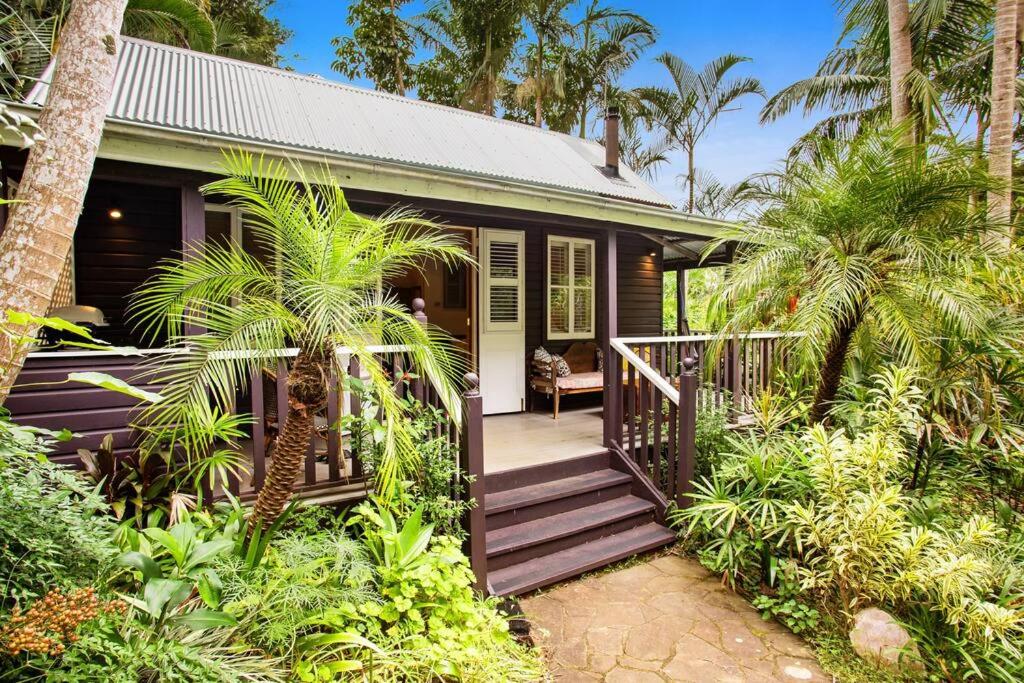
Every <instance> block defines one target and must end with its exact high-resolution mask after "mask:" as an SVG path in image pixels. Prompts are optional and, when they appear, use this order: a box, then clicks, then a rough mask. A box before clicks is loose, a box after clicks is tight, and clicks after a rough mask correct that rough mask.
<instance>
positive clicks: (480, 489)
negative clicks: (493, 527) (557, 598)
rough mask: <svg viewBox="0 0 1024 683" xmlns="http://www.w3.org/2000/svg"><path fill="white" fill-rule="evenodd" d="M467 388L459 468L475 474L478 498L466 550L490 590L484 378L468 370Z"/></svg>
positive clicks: (470, 487) (479, 581)
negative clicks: (485, 473)
mask: <svg viewBox="0 0 1024 683" xmlns="http://www.w3.org/2000/svg"><path fill="white" fill-rule="evenodd" d="M465 380H466V391H465V392H464V393H463V394H462V398H463V411H462V413H463V414H462V420H463V422H462V440H461V448H460V449H459V468H460V469H461V470H462V472H463V474H464V475H468V476H469V477H471V478H472V480H471V481H468V482H467V483H466V484H465V486H466V491H467V493H468V494H469V497H470V498H471V499H472V500H473V501H474V505H473V508H472V509H471V510H470V511H469V513H468V514H467V515H466V520H465V522H464V524H465V529H466V532H467V534H468V539H467V541H466V543H467V546H468V547H467V548H466V554H467V555H468V556H469V564H470V566H471V567H472V569H473V575H474V576H475V577H476V583H475V587H476V589H477V590H478V591H481V592H484V591H486V590H487V545H486V541H487V518H486V516H485V514H484V493H485V488H484V419H483V402H482V399H481V396H480V389H479V387H480V378H478V377H477V376H476V375H475V374H473V373H472V372H468V373H466V376H465Z"/></svg>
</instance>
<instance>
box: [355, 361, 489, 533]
mask: <svg viewBox="0 0 1024 683" xmlns="http://www.w3.org/2000/svg"><path fill="white" fill-rule="evenodd" d="M346 386H347V387H349V388H350V390H351V391H352V392H353V393H354V395H356V396H357V397H358V400H359V401H360V402H361V404H362V408H363V409H362V411H361V412H360V414H359V415H345V416H344V417H343V418H342V420H343V422H342V424H343V425H344V426H345V427H346V428H347V429H348V430H349V431H350V433H351V434H352V437H351V443H352V451H353V453H354V454H355V455H357V456H358V457H359V459H360V462H361V463H362V465H363V471H364V472H365V473H366V474H367V475H369V476H370V477H371V478H374V477H375V476H376V473H377V472H378V471H379V468H380V463H381V458H382V457H383V455H384V452H383V447H382V444H381V437H382V434H383V432H384V425H383V424H382V423H381V422H380V420H378V419H377V415H378V410H377V408H378V405H377V401H376V400H375V398H374V396H375V394H376V392H375V391H374V390H372V388H371V387H369V386H367V385H366V384H365V383H364V382H362V381H359V380H357V379H355V378H349V381H348V382H347V384H346ZM405 403H406V411H407V413H408V415H409V418H408V422H407V427H406V428H407V429H408V430H409V432H410V434H411V435H412V436H413V438H414V440H415V442H416V452H417V455H418V458H419V460H418V463H417V466H416V467H415V468H413V469H412V471H410V472H408V474H407V478H404V479H403V480H402V481H401V482H399V490H398V492H397V495H396V496H395V497H394V500H393V501H392V503H393V504H395V505H397V506H398V509H399V511H400V512H401V513H402V514H411V513H412V511H413V510H414V509H415V508H417V507H420V508H422V510H423V516H424V518H425V519H426V520H427V521H428V522H430V523H431V524H433V525H434V528H435V529H436V531H437V532H438V533H439V534H441V535H446V536H453V537H455V538H459V539H462V538H464V537H465V533H466V532H465V530H464V529H463V520H464V519H465V515H466V513H467V512H469V510H471V509H472V508H473V506H474V505H475V502H474V501H473V500H472V499H470V498H468V497H467V495H466V484H467V483H469V481H470V479H469V477H467V476H465V475H463V473H462V472H461V470H460V469H459V453H458V449H457V447H456V445H455V444H454V443H452V441H451V440H450V439H448V438H447V436H446V435H447V433H448V427H449V424H450V417H449V414H448V412H447V411H446V410H444V409H442V408H437V407H434V406H431V405H427V404H424V403H421V402H419V401H417V400H416V399H414V398H409V399H406V400H405Z"/></svg>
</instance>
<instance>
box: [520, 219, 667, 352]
mask: <svg viewBox="0 0 1024 683" xmlns="http://www.w3.org/2000/svg"><path fill="white" fill-rule="evenodd" d="M548 235H561V236H567V237H584V238H587V239H592V240H594V241H595V248H596V251H597V259H596V261H595V271H594V272H595V274H596V275H597V291H596V292H595V296H596V297H597V302H596V306H595V314H596V320H595V321H594V322H595V328H594V329H595V330H600V329H601V325H602V322H603V320H604V315H605V309H606V304H605V292H604V282H603V281H602V277H601V273H603V272H604V263H605V254H606V252H607V245H606V240H605V233H602V232H598V231H588V230H564V229H557V228H551V229H545V230H527V231H526V350H527V353H532V352H533V350H534V349H536V348H537V347H538V346H541V345H543V346H544V347H545V348H547V349H548V350H549V351H552V352H553V353H561V352H562V351H565V349H567V348H568V347H569V345H570V344H572V343H573V340H561V339H559V340H549V339H548V338H547V324H546V323H547V301H546V299H545V297H546V296H547V287H546V285H545V278H546V277H547V252H546V249H547V239H548ZM617 246H618V256H619V306H618V309H619V320H618V323H619V336H622V337H624V336H639V335H660V334H661V332H662V330H661V323H662V320H661V316H662V304H661V295H662V280H661V267H662V266H661V247H659V246H658V245H657V244H655V243H654V242H652V241H651V240H649V239H647V238H646V237H644V236H643V235H638V234H634V233H628V232H622V231H620V232H619V233H618V245H617ZM652 251H653V252H654V256H651V252H652ZM597 336H598V335H597V334H595V336H594V337H593V339H597ZM598 341H600V340H598Z"/></svg>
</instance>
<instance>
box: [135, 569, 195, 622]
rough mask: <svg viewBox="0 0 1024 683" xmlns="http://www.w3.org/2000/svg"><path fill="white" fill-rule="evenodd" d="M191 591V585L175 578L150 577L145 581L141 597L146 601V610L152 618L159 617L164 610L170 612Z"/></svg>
mask: <svg viewBox="0 0 1024 683" xmlns="http://www.w3.org/2000/svg"><path fill="white" fill-rule="evenodd" d="M191 593H192V585H191V584H189V583H186V582H185V581H178V580H177V579H152V580H150V581H148V582H147V583H146V588H145V590H144V591H143V598H144V599H145V601H146V612H148V613H149V615H150V616H152V617H153V618H154V619H159V618H160V616H161V615H163V614H164V613H165V612H170V611H171V610H173V609H174V608H175V607H177V606H178V605H180V604H181V603H183V602H184V601H185V600H186V599H187V598H188V596H189V595H190V594H191Z"/></svg>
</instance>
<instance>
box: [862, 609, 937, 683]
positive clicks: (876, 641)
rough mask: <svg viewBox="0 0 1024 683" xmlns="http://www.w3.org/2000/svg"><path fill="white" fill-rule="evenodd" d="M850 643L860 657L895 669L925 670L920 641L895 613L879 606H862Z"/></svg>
mask: <svg viewBox="0 0 1024 683" xmlns="http://www.w3.org/2000/svg"><path fill="white" fill-rule="evenodd" d="M850 643H852V644H853V649H854V651H855V652H856V653H857V654H858V655H860V656H861V658H863V659H865V660H867V661H869V662H871V663H872V664H874V665H876V666H879V667H881V668H885V669H890V670H893V671H922V670H924V665H923V664H922V663H921V654H920V652H919V651H918V649H917V643H915V642H914V639H913V638H911V637H910V634H909V633H907V630H906V629H905V628H903V627H902V626H901V625H900V623H899V622H898V621H896V620H895V619H893V617H892V615H891V614H889V613H888V612H884V611H882V610H880V609H878V608H877V607H869V608H868V609H865V610H861V611H860V612H858V613H857V615H856V616H855V617H854V618H853V630H852V631H850Z"/></svg>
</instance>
